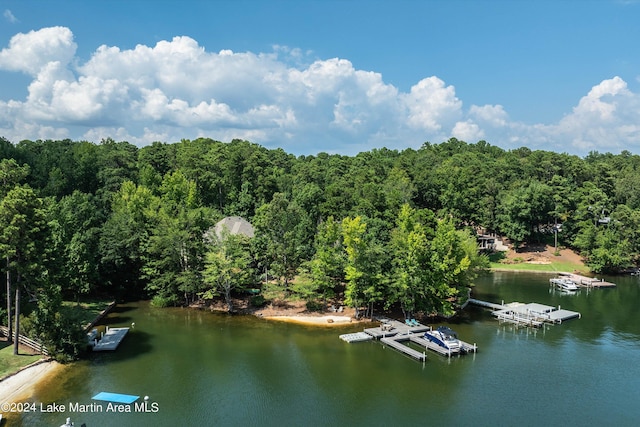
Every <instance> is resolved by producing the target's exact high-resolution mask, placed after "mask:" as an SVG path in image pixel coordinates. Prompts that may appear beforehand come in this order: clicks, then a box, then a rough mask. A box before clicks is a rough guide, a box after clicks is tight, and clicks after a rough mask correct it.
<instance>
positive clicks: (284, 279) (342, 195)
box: [0, 138, 640, 354]
mask: <svg viewBox="0 0 640 427" xmlns="http://www.w3.org/2000/svg"><path fill="white" fill-rule="evenodd" d="M0 159H1V163H0V198H1V201H0V233H1V234H0V253H1V254H2V255H3V258H4V263H3V270H4V271H5V273H6V278H7V280H6V282H7V291H6V293H4V297H3V298H4V300H5V302H6V304H3V307H4V308H3V311H4V314H3V316H2V318H3V319H7V320H6V321H5V323H8V325H9V327H12V325H11V323H12V322H11V313H14V314H15V313H16V312H17V313H20V312H23V319H24V321H25V322H27V324H28V325H29V326H30V328H29V329H30V330H31V331H32V334H33V335H35V336H36V337H37V338H40V339H42V340H44V341H45V342H47V343H49V345H50V346H53V347H54V348H55V349H58V350H59V351H60V352H63V353H66V354H75V353H77V351H79V349H78V348H77V344H76V342H77V340H78V337H79V336H81V335H82V334H81V333H78V332H77V330H76V329H74V328H73V327H71V326H70V325H68V324H67V323H65V322H67V319H65V318H64V316H61V315H60V310H59V306H60V304H61V301H62V300H63V299H72V300H74V299H75V300H77V299H79V298H81V297H82V296H83V295H88V294H108V295H114V296H117V297H120V298H128V297H145V298H150V299H152V300H153V302H154V304H157V305H182V304H184V305H188V304H191V303H193V302H195V301H198V300H202V299H205V300H206V299H213V298H223V299H224V300H225V301H226V302H227V304H228V307H229V309H231V310H232V309H233V306H232V296H233V295H234V294H237V293H238V292H240V291H242V290H244V289H252V288H256V287H259V286H260V283H262V282H264V283H265V284H266V285H265V286H272V287H276V288H278V289H280V290H282V291H284V292H286V293H294V294H298V295H300V296H301V297H303V298H305V299H307V300H308V301H309V304H311V305H313V304H320V303H324V302H325V301H326V300H327V299H328V298H332V297H334V296H335V295H336V294H338V293H340V294H341V295H342V296H343V298H344V301H345V302H346V303H347V304H349V305H351V306H353V307H355V308H356V309H357V310H358V313H359V314H362V313H363V312H368V313H370V312H371V311H372V310H373V309H374V308H377V307H380V308H389V307H391V306H396V307H399V308H401V309H402V310H403V311H404V312H405V315H407V316H412V315H413V314H414V313H417V312H423V313H426V314H434V313H439V314H444V315H448V314H451V313H452V312H453V310H454V309H455V305H456V303H457V298H458V297H459V296H460V295H461V294H463V293H464V289H466V288H467V287H468V286H470V284H471V283H472V281H473V279H474V277H475V274H477V271H478V270H479V269H482V268H484V267H486V266H487V259H486V257H484V256H482V255H480V254H479V253H478V250H477V243H476V240H475V236H474V232H475V230H476V229H477V228H478V227H483V228H484V229H486V230H489V231H492V232H496V233H498V234H501V235H503V236H506V237H507V238H508V239H509V240H510V241H511V242H512V243H513V244H514V246H515V247H516V248H518V247H519V246H520V245H521V244H524V243H526V242H531V241H546V239H548V238H549V236H551V235H552V234H551V233H553V232H555V231H557V230H561V231H560V232H559V233H558V238H559V240H560V243H561V245H563V246H568V247H572V248H574V249H576V250H578V251H579V252H580V253H581V254H582V255H583V256H584V257H585V259H586V260H587V262H588V264H589V266H590V267H591V268H592V270H594V271H597V272H615V271H620V270H621V269H626V268H630V267H633V266H635V265H636V263H637V259H638V254H639V253H640V236H639V235H638V234H639V231H638V230H640V227H638V225H640V185H638V184H640V172H638V168H639V167H640V157H639V156H637V155H632V154H631V153H629V152H626V151H624V152H622V153H621V154H619V155H613V154H609V153H606V154H600V153H597V152H592V153H590V154H589V155H588V156H586V157H585V158H580V157H577V156H573V155H568V154H564V153H563V154H559V153H554V152H548V151H532V150H529V149H527V148H519V149H515V150H504V149H501V148H499V147H495V146H492V145H490V144H488V143H487V142H485V141H480V142H478V143H475V144H468V143H466V142H463V141H459V140H457V139H450V140H448V141H446V142H443V143H440V144H431V143H425V144H423V145H422V147H421V148H419V149H417V150H414V149H406V150H403V151H397V150H388V149H379V150H378V149H375V150H371V151H367V152H362V153H359V154H357V155H355V156H343V155H338V154H327V153H318V154H317V155H312V156H294V155H292V154H288V153H286V152H284V151H283V150H282V149H275V150H269V149H266V148H264V147H261V146H259V145H257V144H254V143H251V142H248V141H242V140H234V141H231V142H229V143H223V142H219V141H214V140H211V139H207V138H200V139H196V140H182V141H180V142H177V143H171V144H169V143H161V142H156V143H153V144H151V145H149V146H146V147H142V148H138V147H136V146H134V145H132V144H130V143H128V142H116V141H114V140H112V139H106V140H103V141H101V142H100V143H97V144H96V143H92V142H87V141H71V140H59V141H51V140H46V141H41V140H38V141H28V140H25V141H20V142H18V143H16V144H14V143H12V142H10V141H8V140H6V139H4V138H0ZM232 215H237V216H241V217H243V218H246V219H247V220H249V221H250V222H251V223H252V224H253V225H254V227H255V237H254V238H253V239H245V238H243V237H242V236H237V235H229V234H224V236H222V238H215V239H207V238H205V237H204V236H206V235H207V232H208V231H209V230H211V228H212V226H213V225H214V224H215V223H216V222H218V221H219V220H220V219H222V218H223V217H225V216H232ZM559 224H561V228H560V227H558V225H559ZM269 279H271V280H269ZM21 301H22V302H23V303H24V304H23V307H22V308H21V307H19V306H18V305H17V304H16V303H20V302H21ZM255 301H256V303H259V302H260V297H256V298H255ZM12 307H13V308H12ZM16 318H17V319H18V320H20V316H13V319H14V320H15V319H16ZM53 325H55V326H56V328H55V329H56V331H57V332H53V329H54V328H52V326H53ZM18 326H19V325H18ZM13 327H15V325H14V326H13ZM60 331H63V332H60ZM64 331H66V332H64Z"/></svg>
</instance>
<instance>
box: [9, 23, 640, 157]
mask: <svg viewBox="0 0 640 427" xmlns="http://www.w3.org/2000/svg"><path fill="white" fill-rule="evenodd" d="M76 48H77V46H76V43H75V42H74V38H73V34H72V32H71V31H70V30H69V29H68V28H64V27H52V28H43V29H41V30H38V31H31V32H29V33H27V34H17V35H15V36H14V37H13V38H11V40H10V42H9V46H8V47H6V48H4V49H2V50H1V51H0V70H5V71H16V72H22V73H26V74H28V75H29V76H31V78H32V80H31V82H30V84H29V86H28V95H27V96H26V98H25V99H22V100H19V99H3V98H2V97H1V95H0V135H2V136H5V137H7V138H9V139H10V140H12V141H20V140H22V139H37V138H72V139H88V140H92V141H96V142H98V141H100V140H101V139H103V138H107V137H112V138H114V139H117V140H127V141H129V142H132V143H135V144H138V145H144V144H148V143H151V142H153V141H167V142H172V141H179V140H180V139H183V138H197V137H199V136H207V137H211V138H215V139H219V140H223V141H225V140H231V139H233V138H244V139H249V140H252V141H254V142H257V143H260V144H263V145H266V146H269V147H275V146H278V147H283V148H285V149H286V150H288V151H291V152H294V153H316V152H318V151H329V152H342V153H354V152H357V151H361V150H368V149H370V148H374V147H381V146H386V147H389V148H400V149H401V148H405V147H408V146H411V147H419V146H420V145H421V144H422V143H423V142H424V141H431V142H441V141H444V140H446V139H448V138H449V137H452V136H453V137H456V138H458V139H462V140H465V141H468V142H476V141H477V140H479V139H485V140H487V141H488V142H490V143H492V144H494V145H499V146H502V147H504V148H506V149H510V148H516V147H519V146H522V145H527V146H530V147H531V148H533V149H551V150H560V151H572V152H577V153H586V151H588V150H591V149H598V150H618V149H621V148H626V149H633V148H637V149H640V96H639V95H638V94H636V93H633V92H632V91H631V90H630V89H629V88H628V87H627V84H626V82H624V80H622V79H621V78H619V77H614V78H612V79H608V80H604V81H602V82H600V83H598V84H596V85H595V86H594V87H593V88H592V89H591V90H590V91H589V92H588V93H587V94H586V95H585V96H584V97H583V98H582V99H580V100H578V102H577V104H576V106H575V107H574V108H573V110H572V111H571V112H570V113H569V114H567V115H566V116H564V117H563V118H561V119H559V120H558V121H557V122H556V123H550V124H540V123H535V124H527V123H522V122H514V121H512V120H511V119H510V118H509V115H508V113H507V112H506V111H505V109H504V108H503V107H502V106H501V105H482V106H478V105H471V106H470V107H468V108H464V105H463V102H462V100H460V99H459V98H458V97H457V95H456V92H455V88H454V86H452V85H449V84H446V83H445V82H444V81H443V80H441V79H439V78H438V77H436V76H431V77H425V78H423V79H422V80H420V81H419V82H417V83H416V84H415V85H414V86H413V87H412V88H411V89H410V91H409V92H401V91H399V90H398V89H397V88H396V87H395V86H393V85H391V84H389V83H386V82H385V81H384V79H383V76H382V75H381V74H380V73H376V72H373V71H367V70H358V69H356V68H355V67H354V66H353V64H352V63H351V62H350V61H349V60H347V59H341V58H330V59H324V60H313V61H307V58H308V53H303V52H302V51H300V50H299V49H291V48H289V47H284V46H274V51H273V52H272V53H252V52H233V51H231V50H220V51H219V52H208V51H206V49H205V48H204V47H202V46H200V45H199V44H198V42H197V41H196V40H194V39H192V38H190V37H184V36H183V37H174V38H173V39H172V40H163V41H160V42H158V43H156V44H155V46H145V45H138V46H136V47H134V48H132V49H126V50H123V49H120V48H118V47H116V46H105V45H103V46H100V47H99V48H98V49H96V50H95V52H93V54H92V55H91V57H90V58H89V59H88V60H86V61H82V60H81V59H80V58H77V57H76V56H75V55H76ZM0 93H1V92H0Z"/></svg>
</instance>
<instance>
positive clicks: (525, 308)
mask: <svg viewBox="0 0 640 427" xmlns="http://www.w3.org/2000/svg"><path fill="white" fill-rule="evenodd" d="M469 303H470V304H474V305H479V306H481V307H485V308H490V309H491V310H493V315H494V316H495V317H497V318H498V320H499V321H501V322H507V323H513V324H516V325H520V326H533V327H540V326H542V325H543V324H545V323H562V322H563V321H565V320H569V319H575V318H576V317H577V318H580V317H581V316H580V313H578V312H577V311H570V310H564V309H562V308H561V307H560V306H558V307H557V308H556V307H552V306H549V305H543V304H538V303H529V304H522V303H519V302H512V303H509V304H506V305H505V304H494V303H491V302H487V301H480V300H477V299H473V298H470V299H469Z"/></svg>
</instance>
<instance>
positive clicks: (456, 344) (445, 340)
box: [424, 326, 464, 352]
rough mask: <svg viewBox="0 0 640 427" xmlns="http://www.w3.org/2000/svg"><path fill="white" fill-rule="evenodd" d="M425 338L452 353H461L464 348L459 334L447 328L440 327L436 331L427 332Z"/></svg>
mask: <svg viewBox="0 0 640 427" xmlns="http://www.w3.org/2000/svg"><path fill="white" fill-rule="evenodd" d="M424 338H425V339H426V340H429V341H431V342H432V343H435V344H437V345H439V346H440V347H442V348H444V349H445V350H449V351H450V352H459V351H462V350H463V348H464V347H463V346H462V344H461V343H460V340H459V339H458V334H456V333H455V332H454V331H453V330H452V329H450V328H448V327H446V326H439V327H438V329H436V330H435V331H427V332H425V334H424Z"/></svg>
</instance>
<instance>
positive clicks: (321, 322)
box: [263, 316, 353, 326]
mask: <svg viewBox="0 0 640 427" xmlns="http://www.w3.org/2000/svg"><path fill="white" fill-rule="evenodd" d="M263 318H264V319H268V320H277V321H279V322H292V323H302V324H305V325H317V326H343V325H345V324H348V323H351V322H352V321H353V319H352V318H351V317H349V316H264V317H263Z"/></svg>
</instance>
